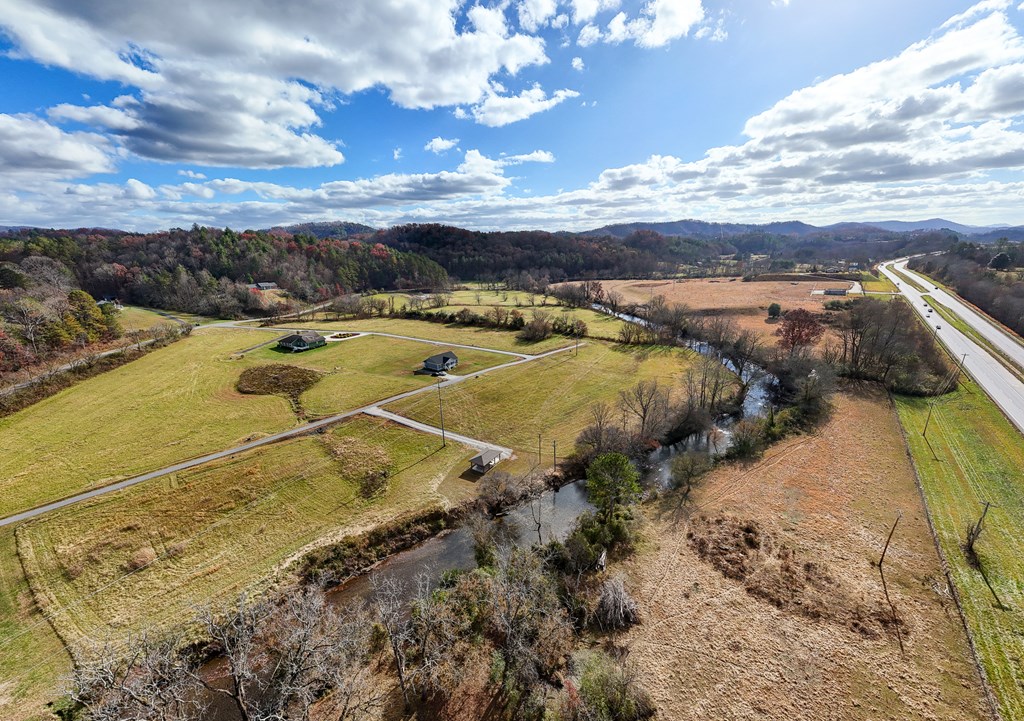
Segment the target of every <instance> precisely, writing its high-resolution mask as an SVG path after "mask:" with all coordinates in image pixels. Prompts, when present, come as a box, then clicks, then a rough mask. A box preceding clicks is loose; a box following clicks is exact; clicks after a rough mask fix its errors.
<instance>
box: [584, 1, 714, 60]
mask: <svg viewBox="0 0 1024 721" xmlns="http://www.w3.org/2000/svg"><path fill="white" fill-rule="evenodd" d="M595 14H596V13H595ZM593 17H594V16H593V15H590V16H589V18H593ZM703 20H704V6H703V4H702V3H701V0H649V1H648V2H647V3H646V4H644V6H643V7H642V8H641V9H640V13H639V14H638V15H637V16H636V17H633V18H630V16H629V15H628V14H627V13H626V12H625V11H621V12H619V13H616V15H615V16H614V17H613V18H612V19H611V20H609V21H608V23H607V25H606V26H605V28H604V30H602V29H601V28H600V27H598V26H597V25H596V24H594V23H593V22H588V23H587V24H586V25H584V26H583V28H582V29H581V30H580V33H579V36H578V37H577V39H576V42H577V44H578V45H580V46H581V47H588V46H590V45H593V44H594V43H596V42H599V41H604V42H606V43H611V44H613V45H617V44H619V43H622V42H625V41H628V40H632V41H633V42H634V43H635V44H636V45H637V46H638V47H642V48H660V47H663V46H665V45H668V44H669V43H671V42H672V41H673V40H676V39H678V38H681V37H684V36H686V35H687V34H689V32H690V30H691V29H692V28H694V27H695V26H697V25H699V24H700V23H701V22H702V21H703ZM708 35H715V36H716V37H715V39H719V40H723V39H725V30H724V27H722V23H721V22H719V23H718V26H717V27H710V28H709V29H708V30H706V31H704V32H703V33H701V37H704V36H708Z"/></svg>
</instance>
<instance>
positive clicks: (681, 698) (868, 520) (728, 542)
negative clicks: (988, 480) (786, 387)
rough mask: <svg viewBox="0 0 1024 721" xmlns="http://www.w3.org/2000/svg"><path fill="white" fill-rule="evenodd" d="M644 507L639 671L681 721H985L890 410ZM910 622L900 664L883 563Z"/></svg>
mask: <svg viewBox="0 0 1024 721" xmlns="http://www.w3.org/2000/svg"><path fill="white" fill-rule="evenodd" d="M655 503H656V505H655V507H654V508H649V509H648V517H649V519H650V520H649V523H648V527H647V529H646V532H645V538H647V539H649V540H648V541H647V542H646V543H647V544H648V547H646V548H644V549H643V550H642V551H641V552H640V553H639V554H637V555H636V556H635V557H634V558H633V559H632V560H630V561H629V562H628V563H627V564H626V566H625V572H626V574H627V583H628V584H629V586H630V588H631V590H632V591H633V593H634V596H635V597H636V598H637V599H638V602H639V603H640V607H641V613H642V620H641V624H640V625H639V626H636V627H635V628H634V629H633V630H632V631H631V632H630V633H629V634H627V635H626V636H625V637H624V638H623V639H621V641H622V643H623V644H624V645H625V646H627V647H628V648H629V660H630V661H631V662H633V663H634V664H635V666H636V668H637V669H638V670H640V673H641V678H642V679H643V681H644V683H645V685H646V686H647V688H648V689H649V690H650V691H651V693H652V695H653V696H654V698H655V700H656V702H657V704H658V708H659V716H660V717H661V718H671V719H707V718H715V719H752V718H761V719H779V718H785V719H788V720H790V721H797V720H803V719H806V720H807V721H811V720H814V721H818V720H820V719H936V720H937V719H948V720H949V721H953V720H956V721H963V720H965V719H982V718H988V714H987V712H986V708H987V707H986V705H985V703H984V700H983V698H984V697H983V695H982V691H981V686H980V681H979V679H978V674H977V672H976V670H975V667H974V666H973V663H972V661H971V656H970V651H969V648H968V644H967V640H966V636H965V634H964V631H963V627H962V626H961V622H960V619H959V616H958V615H957V611H956V607H955V605H954V604H953V601H952V600H951V598H950V596H949V592H948V589H947V587H946V585H945V580H944V577H943V574H942V572H941V570H940V564H939V559H938V555H937V553H936V550H935V546H934V544H933V541H932V538H931V535H930V532H929V530H928V525H927V521H926V517H925V512H924V508H923V505H922V502H921V499H920V495H919V493H918V491H917V488H916V485H915V480H914V474H913V470H912V467H911V465H910V461H909V459H908V457H907V453H906V450H905V446H904V443H903V441H902V439H901V436H900V430H899V426H898V421H897V419H896V417H895V414H894V412H893V410H892V409H891V408H890V406H889V403H888V401H887V399H886V397H885V395H884V394H882V393H878V392H870V393H866V392H858V393H857V394H856V395H854V394H850V393H845V394H842V395H839V396H837V403H836V408H835V412H834V414H833V416H832V419H831V420H830V421H829V422H828V423H827V424H826V425H825V426H824V427H822V428H821V430H820V431H819V432H818V433H816V434H814V435H807V436H799V437H795V438H792V439H789V440H787V441H785V442H783V443H780V444H778V445H776V446H774V447H772V448H771V449H770V450H769V451H768V452H767V453H766V454H765V456H764V457H763V458H762V459H761V460H759V461H757V462H756V463H753V464H751V465H748V466H741V465H736V464H730V465H728V466H723V467H720V468H718V469H716V470H715V471H713V472H712V473H711V474H710V475H709V476H707V477H706V479H705V480H704V482H703V485H702V486H700V487H699V490H698V491H697V492H696V495H695V497H694V499H693V502H692V503H691V504H690V505H689V506H684V507H683V508H681V509H680V508H678V506H677V501H676V500H675V499H674V498H672V497H671V496H668V497H666V498H664V499H662V500H661V501H658V502H655ZM898 511H902V513H903V516H902V520H901V521H900V523H899V525H898V527H897V529H896V532H895V535H894V537H893V540H892V545H891V546H890V548H889V552H888V555H887V557H886V561H885V568H886V580H887V581H888V584H889V591H890V594H891V597H892V600H893V602H894V604H895V607H896V609H897V612H898V614H899V618H900V619H901V624H902V626H901V628H902V631H901V634H902V636H903V641H904V644H905V646H906V655H905V656H904V655H901V653H900V649H899V645H898V641H897V638H896V634H895V631H894V626H893V625H892V623H891V618H892V616H891V612H890V611H889V610H888V609H889V607H888V605H886V604H885V599H884V595H883V590H882V585H881V582H880V580H879V573H878V567H877V565H876V564H877V561H878V558H879V555H880V554H881V551H882V548H883V546H884V544H885V540H886V536H887V535H888V532H889V528H890V526H891V525H892V523H893V521H894V519H895V518H896V515H897V512H898Z"/></svg>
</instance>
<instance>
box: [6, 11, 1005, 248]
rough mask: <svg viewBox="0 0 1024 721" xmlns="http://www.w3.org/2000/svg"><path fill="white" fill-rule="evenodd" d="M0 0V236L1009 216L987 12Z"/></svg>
mask: <svg viewBox="0 0 1024 721" xmlns="http://www.w3.org/2000/svg"><path fill="white" fill-rule="evenodd" d="M0 8H2V10H3V11H2V12H0V51H2V56H0V224H4V225H20V224H29V225H44V226H83V225H89V226H105V227H121V228H126V229H136V230H152V229H157V228H165V227H170V226H187V225H191V223H193V222H199V223H203V224H212V225H219V226H224V225H230V226H232V227H235V228H246V227H265V226H269V225H274V224H285V223H290V222H299V221H310V220H351V221H359V222H365V223H368V224H370V225H375V226H384V225H389V224H394V223H402V222H432V221H437V222H451V223H455V224H458V225H462V226H465V227H478V228H544V229H549V230H557V229H571V230H581V229H587V228H592V227H597V226H600V225H604V224H606V223H611V222H624V221H634V220H674V219H679V218H699V219H703V220H729V221H757V222H764V221H770V220H782V219H800V220H804V221H807V222H812V223H829V222H837V221H842V220H870V219H875V220H881V219H890V218H902V219H919V218H926V217H932V216H937V215H941V216H944V217H949V218H951V219H953V220H957V221H959V222H965V223H977V224H994V223H1024V203H1021V200H1022V199H1024V198H1022V196H1024V176H1022V173H1021V169H1022V168H1024V133H1022V129H1021V120H1022V115H1024V38H1022V36H1021V32H1020V29H1021V27H1022V19H1024V13H1022V11H1021V9H1020V7H1018V5H1017V4H1016V3H1015V2H1009V1H1008V0H985V1H984V2H981V3H970V2H952V1H948V0H919V1H912V0H905V1H903V2H899V3H892V2H891V1H883V0H857V1H856V2H854V1H852V0H850V1H848V0H829V2H821V1H820V0H636V1H634V0H505V2H477V3H474V2H458V1H456V0H447V1H433V0H432V1H430V2H428V1H426V0H346V2H345V3H336V2H332V1H330V0H306V1H305V2H303V1H301V0H297V2H294V3H291V4H286V3H279V2H274V1H273V0H218V1H217V2H209V1H208V0H178V1H177V2H175V3H165V2H154V1H152V0H141V1H139V2H135V3H132V4H130V5H126V4H125V3H121V2H116V0H0Z"/></svg>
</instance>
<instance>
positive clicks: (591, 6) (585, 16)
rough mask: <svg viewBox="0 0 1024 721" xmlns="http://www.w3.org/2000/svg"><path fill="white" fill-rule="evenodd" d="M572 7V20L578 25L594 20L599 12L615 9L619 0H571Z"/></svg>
mask: <svg viewBox="0 0 1024 721" xmlns="http://www.w3.org/2000/svg"><path fill="white" fill-rule="evenodd" d="M569 5H570V6H571V7H572V20H573V22H574V23H576V24H577V25H578V24H580V23H586V22H590V21H591V20H593V19H594V18H595V17H596V16H597V14H598V13H599V12H602V11H604V10H614V9H615V8H617V7H618V6H619V0H569Z"/></svg>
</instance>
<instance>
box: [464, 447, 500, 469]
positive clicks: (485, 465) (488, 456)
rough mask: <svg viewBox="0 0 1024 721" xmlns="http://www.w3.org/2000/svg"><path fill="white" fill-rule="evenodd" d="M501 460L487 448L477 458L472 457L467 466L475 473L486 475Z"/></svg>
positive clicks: (493, 451)
mask: <svg viewBox="0 0 1024 721" xmlns="http://www.w3.org/2000/svg"><path fill="white" fill-rule="evenodd" d="M500 460H501V454H500V453H498V452H497V451H496V450H494V449H493V448H488V449H487V450H486V451H483V452H482V453H480V455H478V456H473V457H472V458H470V459H469V465H470V466H471V467H472V468H473V470H474V471H475V472H477V473H487V471H489V470H491V469H492V468H493V467H494V466H495V465H496V464H497V463H498V461H500Z"/></svg>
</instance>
